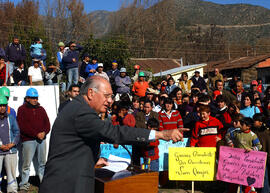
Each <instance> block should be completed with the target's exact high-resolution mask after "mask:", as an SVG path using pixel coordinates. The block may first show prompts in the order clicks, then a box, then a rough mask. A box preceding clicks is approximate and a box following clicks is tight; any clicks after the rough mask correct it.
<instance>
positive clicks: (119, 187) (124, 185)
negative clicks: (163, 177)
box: [95, 169, 158, 193]
mask: <svg viewBox="0 0 270 193" xmlns="http://www.w3.org/2000/svg"><path fill="white" fill-rule="evenodd" d="M95 173H96V177H95V193H158V172H145V171H142V170H139V171H136V172H133V171H132V172H129V171H127V170H125V171H122V172H118V173H114V172H110V171H108V170H104V169H96V172H95Z"/></svg>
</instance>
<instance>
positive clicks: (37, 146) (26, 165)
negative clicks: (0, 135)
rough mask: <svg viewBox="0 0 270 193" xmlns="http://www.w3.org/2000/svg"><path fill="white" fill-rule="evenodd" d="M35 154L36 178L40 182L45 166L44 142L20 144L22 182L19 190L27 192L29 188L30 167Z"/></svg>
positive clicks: (33, 141) (34, 141)
mask: <svg viewBox="0 0 270 193" xmlns="http://www.w3.org/2000/svg"><path fill="white" fill-rule="evenodd" d="M35 153H36V156H37V160H38V176H39V180H40V182H41V181H42V179H43V175H44V169H45V164H46V141H45V140H43V141H42V143H38V142H37V141H36V140H32V141H25V142H22V158H23V160H22V181H21V183H20V188H21V189H25V190H27V189H28V188H29V183H28V180H29V174H30V165H31V162H32V160H33V158H34V155H35Z"/></svg>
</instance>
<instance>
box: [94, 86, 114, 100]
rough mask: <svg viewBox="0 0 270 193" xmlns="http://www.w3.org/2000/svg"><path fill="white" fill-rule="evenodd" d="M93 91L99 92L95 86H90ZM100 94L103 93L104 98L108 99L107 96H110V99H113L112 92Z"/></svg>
mask: <svg viewBox="0 0 270 193" xmlns="http://www.w3.org/2000/svg"><path fill="white" fill-rule="evenodd" d="M92 89H93V90H94V91H95V92H100V91H99V90H98V89H97V88H92ZM101 93H102V94H103V96H104V97H105V98H106V99H109V98H111V99H114V97H115V96H114V94H109V93H103V92H101Z"/></svg>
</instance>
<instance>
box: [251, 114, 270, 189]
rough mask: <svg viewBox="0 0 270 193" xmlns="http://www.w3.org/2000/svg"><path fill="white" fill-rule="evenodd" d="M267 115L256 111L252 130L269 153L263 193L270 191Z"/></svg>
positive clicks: (269, 154) (269, 132)
mask: <svg viewBox="0 0 270 193" xmlns="http://www.w3.org/2000/svg"><path fill="white" fill-rule="evenodd" d="M265 120H266V118H265V116H264V115H263V114H261V113H256V114H255V115H254V116H253V121H254V123H253V127H252V131H254V133H256V135H257V136H258V138H259V140H260V142H261V144H262V149H261V151H264V152H266V153H267V161H266V168H265V175H264V187H263V188H262V189H261V190H260V191H259V192H261V193H269V192H270V187H269V171H268V170H269V164H270V130H269V128H268V127H267V126H266V124H265Z"/></svg>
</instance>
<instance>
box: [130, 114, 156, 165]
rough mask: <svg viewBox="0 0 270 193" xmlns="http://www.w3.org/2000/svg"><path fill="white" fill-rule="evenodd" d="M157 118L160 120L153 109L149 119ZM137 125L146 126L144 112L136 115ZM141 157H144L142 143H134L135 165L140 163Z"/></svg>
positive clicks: (138, 126) (133, 156)
mask: <svg viewBox="0 0 270 193" xmlns="http://www.w3.org/2000/svg"><path fill="white" fill-rule="evenodd" d="M151 118H156V119H157V120H158V113H156V112H154V111H151V112H150V115H149V119H151ZM135 120H136V127H137V128H146V122H147V121H146V120H145V114H144V112H138V113H136V116H135ZM140 157H143V154H142V145H133V146H132V161H133V164H134V165H137V166H139V165H140Z"/></svg>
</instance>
